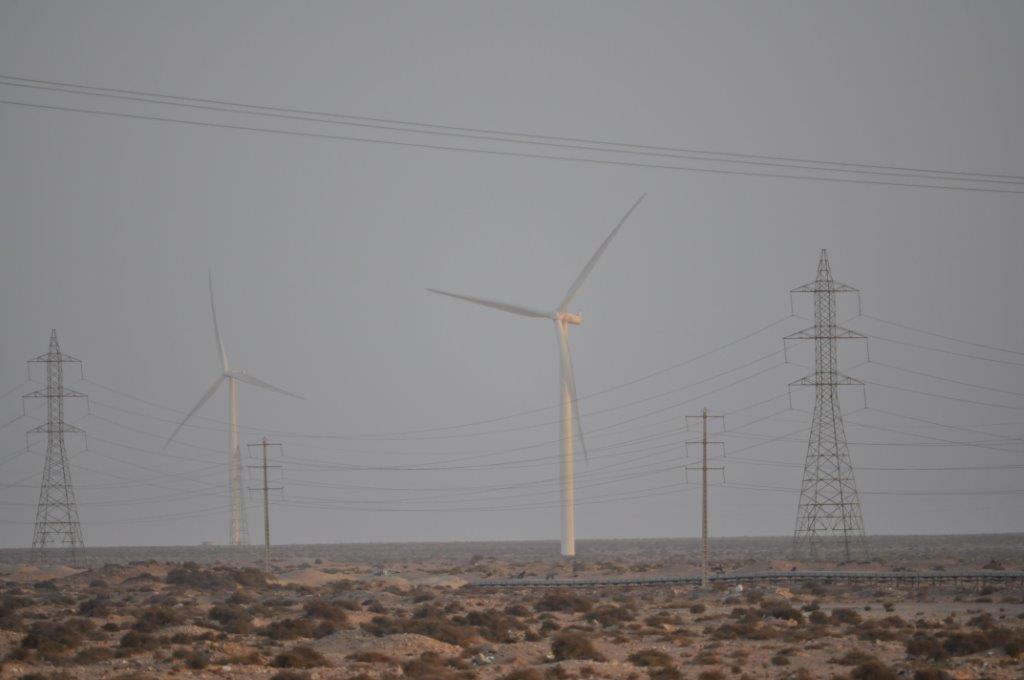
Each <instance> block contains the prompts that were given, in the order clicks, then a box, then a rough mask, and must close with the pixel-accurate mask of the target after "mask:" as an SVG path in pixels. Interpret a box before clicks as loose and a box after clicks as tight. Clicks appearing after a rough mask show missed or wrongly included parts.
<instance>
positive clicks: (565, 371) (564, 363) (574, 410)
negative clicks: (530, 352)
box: [427, 194, 647, 557]
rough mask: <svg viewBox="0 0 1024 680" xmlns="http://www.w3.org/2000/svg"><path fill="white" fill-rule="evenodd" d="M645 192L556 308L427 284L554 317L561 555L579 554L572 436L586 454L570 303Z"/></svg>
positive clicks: (469, 298)
mask: <svg viewBox="0 0 1024 680" xmlns="http://www.w3.org/2000/svg"><path fill="white" fill-rule="evenodd" d="M646 195H647V194H644V195H642V196H640V198H638V199H636V203H634V204H633V207H631V208H630V209H629V210H628V211H626V214H625V215H623V216H622V219H621V220H619V223H618V224H617V225H615V228H614V229H612V231H611V233H610V234H608V237H607V238H606V239H605V240H604V242H603V243H601V246H600V247H599V248H598V249H597V252H595V253H594V254H593V256H591V258H590V260H589V261H588V262H587V264H586V266H584V267H583V271H581V272H580V273H579V276H577V277H576V280H575V281H573V282H572V285H571V286H569V290H568V291H567V292H566V294H565V297H564V298H562V301H561V302H560V303H559V305H558V308H557V309H555V310H554V311H550V312H549V311H544V310H541V309H534V308H531V307H523V306H520V305H511V304H508V303H505V302H497V301H495V300H486V299H484V298H478V297H473V296H470V295H460V294H458V293H449V292H446V291H443V290H437V289H435V288H428V289H427V290H429V291H430V292H431V293H437V294H438V295H447V296H448V297H453V298H458V299H459V300H466V301H468V302H474V303H476V304H478V305H483V306H485V307H492V308H494V309H499V310H501V311H503V312H509V313H510V314H518V315H519V316H528V317H533V318H537V319H551V320H553V321H554V322H555V333H556V335H557V338H558V352H559V358H560V360H559V364H560V376H559V393H560V396H561V399H562V423H561V425H562V468H561V481H562V556H563V557H573V556H575V555H576V516H575V490H574V483H573V482H574V474H573V438H574V437H576V436H578V438H579V445H580V450H581V451H583V455H584V457H585V456H586V455H587V451H586V447H585V446H584V444H583V430H582V429H581V427H580V409H579V401H578V400H577V398H576V377H575V375H574V374H573V370H572V355H571V354H570V352H569V324H572V325H574V326H579V325H580V323H581V322H582V321H583V317H581V316H580V315H579V314H574V313H572V312H570V311H568V307H569V304H570V303H571V302H572V300H573V298H574V297H576V293H578V292H579V290H580V287H581V286H582V285H583V282H584V281H585V280H586V278H587V276H588V275H589V274H590V271H591V270H592V269H593V268H594V265H595V264H597V261H598V259H599V258H600V257H601V255H602V254H603V253H604V251H605V249H606V248H607V247H608V244H609V243H611V240H612V239H613V238H615V234H617V233H618V231H619V229H621V228H622V225H623V224H625V223H626V220H627V219H628V218H629V216H630V215H631V214H632V213H633V211H634V210H636V207H637V206H638V205H640V201H642V200H644V196H646Z"/></svg>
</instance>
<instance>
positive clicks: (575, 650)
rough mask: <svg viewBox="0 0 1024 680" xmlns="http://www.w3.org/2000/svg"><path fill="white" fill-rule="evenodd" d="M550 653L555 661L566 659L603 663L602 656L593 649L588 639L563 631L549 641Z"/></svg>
mask: <svg viewBox="0 0 1024 680" xmlns="http://www.w3.org/2000/svg"><path fill="white" fill-rule="evenodd" d="M551 653H552V654H553V655H554V657H555V660H556V661H564V660H566V659H587V660H590V661H604V656H603V655H602V654H601V653H600V652H598V651H597V649H595V648H594V644H593V643H592V642H591V641H590V639H589V638H587V637H584V636H583V635H580V634H579V633H571V632H568V631H563V632H561V633H558V634H557V635H555V638H554V639H553V640H552V641H551Z"/></svg>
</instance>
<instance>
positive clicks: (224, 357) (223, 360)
mask: <svg viewBox="0 0 1024 680" xmlns="http://www.w3.org/2000/svg"><path fill="white" fill-rule="evenodd" d="M210 313H211V314H212V315H213V334H214V336H216V338H217V351H218V352H220V367H221V369H222V370H223V371H225V372H227V370H228V353H227V352H225V351H224V341H223V340H221V338H220V327H219V326H218V325H217V308H216V307H214V305H213V272H212V271H211V272H210Z"/></svg>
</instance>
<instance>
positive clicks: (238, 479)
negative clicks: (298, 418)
mask: <svg viewBox="0 0 1024 680" xmlns="http://www.w3.org/2000/svg"><path fill="white" fill-rule="evenodd" d="M210 313H211V314H212V315H213V334H214V337H215V338H216V340H217V352H218V353H219V355H220V365H221V374H220V375H219V376H217V379H216V380H214V381H213V384H212V385H210V389H208V390H206V394H204V395H203V396H202V398H201V399H200V400H199V403H197V404H196V405H195V406H194V407H192V410H191V411H189V412H188V415H186V416H185V417H184V418H183V419H182V421H181V422H180V423H178V426H177V427H176V428H174V432H172V433H171V436H170V437H168V438H167V442H166V443H164V448H165V449H166V448H167V447H168V446H169V445H170V443H171V441H172V440H173V439H174V437H175V435H177V434H178V432H179V431H180V430H181V428H182V427H184V426H185V423H187V422H188V419H189V418H191V417H192V416H193V415H195V412H196V411H198V410H199V409H200V408H202V406H203V404H205V403H206V402H207V401H209V400H210V397H212V396H213V395H214V393H215V392H216V391H217V388H219V387H220V384H221V383H222V382H224V381H225V380H227V381H228V416H229V420H230V428H229V434H228V480H229V483H230V488H231V529H230V536H229V538H230V543H231V545H232V546H239V545H242V524H243V522H244V517H243V512H244V510H243V505H242V451H241V449H240V448H239V446H238V383H239V382H244V383H248V384H249V385H255V386H256V387H262V388H263V389H265V390H271V391H273V392H280V393H281V394H286V395H288V396H289V397H295V398H296V399H302V397H300V396H299V395H297V394H293V393H291V392H288V391H287V390H282V389H281V388H280V387H274V386H273V385H271V384H270V383H268V382H264V381H262V380H260V379H259V378H257V377H255V376H252V375H249V374H248V373H246V372H245V371H241V370H238V369H233V368H231V367H229V366H228V354H227V352H226V351H224V341H223V340H221V337H220V328H219V327H218V326H217V308H216V307H215V306H214V304H213V273H212V272H211V273H210Z"/></svg>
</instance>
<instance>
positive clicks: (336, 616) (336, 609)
mask: <svg viewBox="0 0 1024 680" xmlns="http://www.w3.org/2000/svg"><path fill="white" fill-rule="evenodd" d="M304 609H305V612H306V616H310V617H313V618H315V619H322V620H324V621H330V622H331V623H337V624H346V623H348V614H347V613H346V612H345V609H344V608H343V607H341V606H339V605H338V604H337V603H335V602H327V601H325V600H321V599H316V600H310V601H309V602H307V603H306V606H305V607H304Z"/></svg>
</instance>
